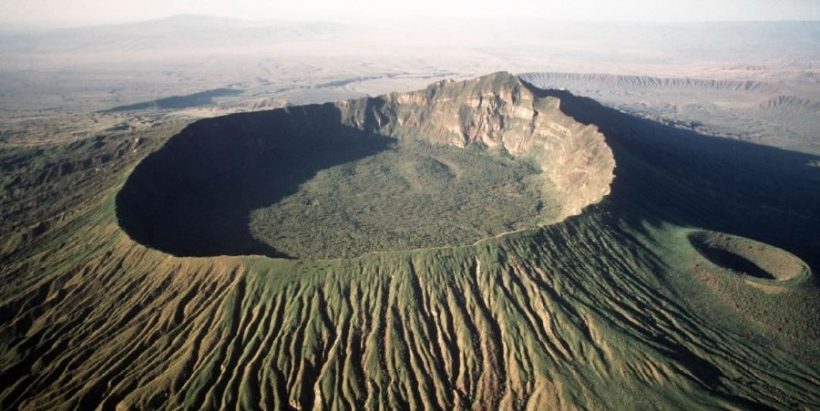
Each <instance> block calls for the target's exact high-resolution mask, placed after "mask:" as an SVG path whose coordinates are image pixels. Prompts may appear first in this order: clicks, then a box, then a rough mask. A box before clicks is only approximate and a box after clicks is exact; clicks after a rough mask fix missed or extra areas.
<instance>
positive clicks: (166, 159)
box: [116, 105, 560, 258]
mask: <svg viewBox="0 0 820 411" xmlns="http://www.w3.org/2000/svg"><path fill="white" fill-rule="evenodd" d="M116 205H117V207H116V210H117V217H118V220H119V222H120V225H121V227H122V228H123V229H124V230H125V231H126V232H127V233H128V234H129V235H130V236H131V237H132V238H133V239H134V240H136V241H138V242H140V243H142V244H144V245H146V246H148V247H151V248H155V249H158V250H160V251H164V252H167V253H170V254H173V255H178V256H215V255H244V254H262V255H268V256H272V257H290V258H335V257H354V256H358V255H362V254H365V253H368V252H372V251H385V250H403V249H416V248H425V247H437V246H452V245H462V244H472V243H474V242H475V241H478V240H481V239H482V238H487V237H491V236H494V235H498V234H502V233H505V232H509V231H514V230H520V229H524V228H528V227H535V226H537V225H540V224H545V223H549V222H553V221H554V220H555V219H557V216H558V214H559V210H560V200H559V199H558V198H555V197H554V196H552V195H551V194H550V183H549V181H548V180H547V179H545V178H544V177H543V176H542V175H541V174H540V170H539V169H538V167H536V166H535V165H534V164H532V163H530V162H528V161H525V160H522V159H520V158H513V157H511V156H509V155H506V154H504V153H503V152H499V151H493V150H488V149H484V148H481V147H480V146H479V145H471V146H468V147H466V148H459V147H454V146H444V145H434V144H431V143H427V142H424V141H420V140H417V139H401V140H398V139H393V138H390V137H386V136H382V135H378V134H373V133H368V132H365V131H362V130H360V129H357V128H353V127H349V126H346V125H343V124H342V122H341V121H340V114H339V111H338V109H337V108H336V107H334V106H333V105H321V106H305V107H296V108H289V109H288V110H274V111H268V112H258V113H243V114H237V115H231V116H226V117H221V118H215V119H208V120H202V121H198V122H196V123H194V124H192V125H190V126H188V127H187V128H186V129H185V130H183V131H182V132H181V133H180V134H179V135H177V136H174V137H173V138H171V139H170V140H169V141H168V142H167V143H166V145H165V146H163V148H161V149H160V150H158V151H157V152H155V153H153V154H151V155H149V156H148V157H147V158H146V159H145V160H143V161H142V162H141V163H140V164H139V165H138V166H137V167H136V168H135V170H134V171H133V173H132V174H131V175H130V176H129V178H128V179H127V181H126V183H125V184H124V186H123V187H122V189H121V190H120V192H119V193H118V195H117V199H116Z"/></svg>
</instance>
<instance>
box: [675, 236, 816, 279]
mask: <svg viewBox="0 0 820 411" xmlns="http://www.w3.org/2000/svg"><path fill="white" fill-rule="evenodd" d="M689 242H690V243H691V244H692V246H693V247H694V248H695V249H696V250H697V251H698V252H699V253H700V254H701V255H702V256H703V257H704V258H706V259H707V260H709V261H711V262H712V263H714V264H715V265H717V266H720V267H723V268H725V269H728V270H730V271H732V272H735V273H738V274H742V275H746V276H750V277H754V278H758V279H763V280H770V281H786V280H791V279H795V278H798V277H802V276H806V275H807V274H808V266H807V265H806V264H805V263H804V262H803V261H801V260H800V259H799V258H797V257H796V256H794V255H792V254H791V253H789V252H787V251H785V250H782V249H780V248H777V247H774V246H771V245H768V244H765V243H761V242H759V241H755V240H751V239H748V238H744V237H739V236H734V235H730V234H725V233H719V232H714V231H696V232H694V233H692V234H690V235H689Z"/></svg>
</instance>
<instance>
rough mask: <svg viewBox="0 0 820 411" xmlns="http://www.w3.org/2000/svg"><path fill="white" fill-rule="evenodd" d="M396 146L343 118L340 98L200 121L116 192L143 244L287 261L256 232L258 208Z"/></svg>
mask: <svg viewBox="0 0 820 411" xmlns="http://www.w3.org/2000/svg"><path fill="white" fill-rule="evenodd" d="M365 126H366V127H365V129H372V128H370V127H367V125H365ZM393 144H394V140H393V139H391V138H387V137H384V136H381V135H377V134H373V133H369V132H365V131H362V130H359V129H356V128H352V127H349V126H345V125H343V124H342V123H341V114H340V112H339V110H338V109H337V108H336V107H335V106H333V105H332V104H323V105H310V106H302V107H292V108H288V109H281V110H273V111H264V112H255V113H242V114H234V115H229V116H225V117H218V118H213V119H207V120H201V121H197V122H195V123H193V124H191V125H190V126H188V127H187V128H185V129H184V130H183V131H182V132H181V133H180V134H178V135H176V136H174V137H172V138H171V139H170V140H169V141H168V142H167V143H166V144H165V146H163V147H162V148H161V149H160V150H159V151H157V152H155V153H153V154H151V155H149V156H148V157H146V158H145V160H143V161H142V162H141V163H140V164H139V165H138V166H137V167H136V169H135V170H134V172H133V173H132V174H131V175H130V176H129V178H128V179H127V181H126V183H125V184H124V186H123V187H122V189H121V190H120V192H119V193H118V194H117V197H116V210H117V218H118V220H119V223H120V226H121V227H122V228H123V229H124V230H125V232H126V233H128V234H129V236H131V238H132V239H134V240H135V241H137V242H139V243H141V244H143V245H146V246H148V247H151V248H155V249H157V250H160V251H163V252H166V253H169V254H173V255H176V256H216V255H248V254H260V255H266V256H269V257H279V258H288V257H289V256H288V255H286V254H284V253H282V252H279V251H277V250H275V249H274V248H273V247H271V246H270V245H268V244H265V243H263V242H261V241H259V240H257V239H255V238H254V237H253V236H252V234H251V232H250V228H249V222H250V215H251V212H252V211H253V210H255V209H258V208H261V207H266V206H269V205H271V204H275V203H276V202H278V201H279V200H281V199H282V198H283V197H285V196H288V195H290V194H293V193H295V192H296V191H297V190H298V188H299V185H300V184H302V183H304V182H306V181H307V180H309V179H310V178H312V177H313V176H315V175H316V173H317V172H318V171H320V170H322V169H325V168H329V167H333V166H335V165H339V164H344V163H348V162H352V161H355V160H358V159H361V158H364V157H368V156H371V155H374V154H376V153H378V152H380V151H383V150H386V149H389V148H390V147H392V146H393Z"/></svg>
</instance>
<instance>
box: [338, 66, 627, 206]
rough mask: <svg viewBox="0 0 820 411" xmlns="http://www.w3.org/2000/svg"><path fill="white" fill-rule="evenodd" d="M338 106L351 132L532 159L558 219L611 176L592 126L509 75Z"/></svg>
mask: <svg viewBox="0 0 820 411" xmlns="http://www.w3.org/2000/svg"><path fill="white" fill-rule="evenodd" d="M338 106H339V108H340V110H341V112H342V121H343V122H344V123H346V124H350V125H352V126H354V127H357V128H361V129H369V130H374V131H378V132H379V133H380V134H384V135H390V136H397V137H400V138H420V139H426V140H429V141H432V142H434V143H440V144H449V145H453V146H458V147H465V146H467V145H470V144H476V143H480V144H484V145H486V146H487V147H490V148H491V149H503V150H505V151H507V152H508V153H510V154H512V155H513V156H516V157H523V158H528V159H531V160H533V161H535V162H536V163H537V164H538V166H539V167H540V168H541V171H542V173H543V175H544V177H546V178H547V179H548V180H549V181H550V182H551V183H552V184H553V185H554V187H555V188H556V189H557V191H558V192H559V193H560V194H559V195H560V196H561V200H562V203H563V207H562V211H561V217H562V218H565V217H568V216H572V215H577V214H578V213H580V212H581V210H582V209H583V208H584V207H585V206H587V205H589V204H594V203H596V202H598V201H600V200H601V199H602V198H603V197H604V196H605V195H607V194H608V193H609V187H610V184H611V182H612V179H613V177H614V174H613V170H614V168H615V160H614V157H613V155H612V152H611V150H610V149H609V147H608V146H607V145H606V142H605V140H604V136H603V135H602V134H601V133H600V132H599V131H598V129H597V128H596V127H595V126H594V125H584V124H581V123H578V122H577V121H575V120H574V119H573V118H571V117H569V116H567V115H566V114H564V113H563V112H562V111H561V100H560V99H559V98H557V97H552V96H545V97H540V96H538V95H536V93H534V92H533V90H532V88H531V87H530V86H529V85H527V84H525V83H523V82H522V81H521V80H519V79H518V77H516V76H514V75H512V74H509V73H505V72H500V73H495V74H491V75H487V76H484V77H480V78H477V79H474V80H468V81H462V82H456V81H452V80H445V81H441V82H438V83H435V84H433V85H430V86H429V87H427V88H426V89H424V90H419V91H414V92H409V93H393V94H389V95H387V96H382V97H376V98H369V99H361V100H353V101H343V102H340V103H338Z"/></svg>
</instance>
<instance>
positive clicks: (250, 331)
mask: <svg viewBox="0 0 820 411" xmlns="http://www.w3.org/2000/svg"><path fill="white" fill-rule="evenodd" d="M474 84H475V83H474ZM522 93H523V91H522ZM534 93H536V94H537V92H534ZM511 95H513V94H512V93H511ZM544 95H545V96H546V95H547V94H546V93H544ZM552 96H553V98H555V99H557V100H559V101H560V103H561V104H560V107H561V110H562V111H565V110H569V109H570V108H573V111H572V113H573V114H572V115H573V117H574V118H578V119H579V121H590V122H592V121H593V120H594V121H596V122H598V124H603V123H604V121H605V120H607V119H609V121H608V124H607V126H606V127H604V126H601V129H602V130H604V131H605V135H606V137H607V143H608V144H609V146H610V147H612V152H613V154H614V155H615V156H616V159H617V161H618V170H619V172H618V176H617V178H616V179H615V180H614V181H613V185H612V192H611V193H610V195H609V196H607V197H606V198H605V199H604V200H603V201H602V202H601V203H599V204H595V205H592V206H589V207H587V208H586V209H585V210H584V212H583V213H582V214H580V215H578V216H574V217H570V218H567V219H566V220H565V221H563V222H561V223H559V224H555V225H551V226H548V227H543V228H539V229H534V230H531V231H526V232H520V233H516V234H513V235H508V236H504V237H502V238H493V239H488V240H486V241H483V242H480V243H478V244H475V245H471V246H464V247H448V248H439V249H427V250H416V251H411V252H391V253H377V254H374V255H368V256H366V257H363V258H357V259H349V260H343V259H338V260H324V261H304V260H303V261H289V260H281V259H271V258H266V257H258V256H248V257H210V258H180V257H174V256H171V255H168V254H164V253H162V252H159V251H157V250H152V249H149V248H147V247H145V246H143V245H141V244H139V243H137V242H135V241H133V240H132V239H131V238H130V237H129V236H128V235H127V234H126V233H125V232H124V231H123V230H122V229H121V228H120V226H119V225H118V220H117V216H116V210H115V195H116V193H117V191H118V189H119V186H118V185H116V184H111V185H107V186H106V185H102V184H100V185H98V186H97V187H99V192H95V193H89V198H93V197H91V194H94V195H98V194H100V193H102V194H106V195H107V200H105V201H102V202H101V203H98V205H97V206H96V207H95V208H93V209H92V210H90V211H88V212H82V213H79V216H75V217H73V218H72V219H70V221H67V222H65V224H63V225H61V226H60V228H59V229H56V230H48V229H47V230H46V231H45V232H43V233H41V234H40V235H39V236H38V237H36V239H35V240H33V241H30V242H26V243H22V245H21V246H18V247H14V249H6V248H0V249H2V250H9V251H3V253H2V254H0V261H1V262H2V264H0V284H3V286H2V287H0V408H2V409H4V410H5V409H37V410H54V409H82V410H86V409H102V410H110V409H120V410H125V409H226V410H236V409H408V408H411V409H419V408H427V409H532V410H541V409H568V410H571V409H683V410H691V409H769V408H776V409H817V408H818V406H820V389H818V387H820V371H818V370H820V367H818V362H820V361H818V356H817V353H816V350H815V349H814V347H815V345H816V341H817V338H818V336H819V335H820V334H818V332H817V324H818V323H820V321H817V318H816V317H817V314H818V313H820V305H818V294H817V287H816V285H814V284H813V283H812V282H811V280H810V279H805V280H804V281H801V282H799V283H790V284H788V285H787V286H778V288H777V292H775V293H773V292H770V290H768V289H765V290H760V289H758V288H755V287H751V286H749V285H748V284H746V283H745V282H744V281H743V280H742V279H739V277H740V276H737V275H732V276H731V278H726V279H725V281H724V280H722V279H721V272H720V271H719V268H717V267H713V266H710V265H708V260H706V259H703V258H701V257H699V254H698V252H697V250H695V249H694V248H693V247H692V245H691V244H690V242H689V241H688V235H689V233H690V232H691V230H690V229H688V228H686V227H692V226H697V227H701V228H703V229H707V230H719V231H724V232H730V233H735V234H739V235H743V236H747V237H749V238H756V239H758V240H760V241H767V242H773V243H774V244H775V245H776V246H778V247H781V248H783V249H784V250H788V251H790V252H794V253H795V254H797V255H798V257H800V258H802V259H804V260H806V259H807V258H808V257H811V255H812V252H813V251H816V247H817V246H818V245H820V243H818V241H817V232H819V230H818V226H820V223H818V222H817V221H816V219H815V218H813V217H803V216H802V215H799V214H796V213H794V212H792V210H794V208H785V210H786V211H782V210H781V209H780V208H778V207H774V206H771V205H767V206H766V207H758V206H757V205H756V204H758V203H756V201H757V202H761V201H763V200H758V199H757V197H754V195H758V196H759V195H760V188H761V184H760V182H761V179H760V175H759V174H756V173H754V171H761V172H765V173H766V174H765V175H769V176H771V177H772V178H774V177H782V175H781V174H776V173H775V171H776V170H772V169H771V166H772V165H774V164H777V165H785V166H787V167H791V166H795V165H800V164H804V163H807V162H810V161H816V160H817V159H816V158H809V157H806V156H797V155H793V154H790V153H786V152H782V153H781V152H773V151H772V149H770V148H765V147H757V148H755V147H751V148H753V150H744V148H747V149H749V148H750V145H748V144H745V143H738V142H719V147H717V148H718V150H716V152H720V153H726V152H731V153H735V154H736V155H738V156H742V157H743V158H741V159H739V160H738V162H739V163H742V164H743V166H744V167H745V168H744V170H746V172H745V173H731V175H729V176H728V177H726V176H724V175H721V174H719V171H721V170H724V168H726V167H730V170H734V168H732V167H733V164H734V163H733V162H732V159H724V158H721V157H715V156H712V155H711V154H709V152H708V151H700V152H690V151H686V150H687V147H693V146H698V145H700V144H698V143H704V141H706V140H708V139H706V138H705V137H702V136H700V137H698V136H692V135H686V136H684V135H678V134H675V135H673V136H670V138H668V139H667V138H661V137H662V136H664V135H665V134H667V133H673V132H674V130H669V129H667V128H664V127H660V126H648V125H647V124H646V122H644V121H643V120H637V119H632V118H630V117H628V116H625V115H623V114H620V113H617V112H614V111H612V110H609V109H605V108H603V107H600V106H596V105H594V104H587V103H584V102H582V101H579V100H580V99H579V98H577V97H575V96H572V95H568V94H565V95H561V94H552ZM388 100H389V99H387V100H384V101H388ZM373 101H374V100H370V102H371V103H372V102H373ZM358 104H361V105H362V107H370V108H372V110H370V109H368V110H367V111H359V112H358V113H361V117H356V116H352V115H351V116H349V117H348V119H349V121H354V120H355V119H356V118H358V119H359V121H360V122H361V124H362V125H363V126H364V125H368V126H369V125H371V124H375V125H376V126H378V122H377V121H378V120H376V119H377V118H379V117H378V116H376V114H378V113H380V112H381V111H380V110H381V108H380V107H376V106H373V105H368V104H370V103H367V102H362V103H358ZM539 111H540V110H539ZM354 112H356V111H350V113H354ZM566 112H567V113H568V114H569V113H570V111H566ZM367 113H372V116H371V114H367ZM431 113H432V112H431ZM368 116H371V117H368ZM539 116H540V115H539ZM395 118H398V117H395ZM373 122H375V123H373ZM485 124H486V123H485ZM397 127H398V126H397ZM468 135H470V134H469V133H468ZM484 135H485V136H489V134H484ZM454 136H455V135H454ZM504 140H506V137H505V138H504ZM490 141H493V140H490ZM496 141H498V140H496ZM679 141H682V142H683V143H681V142H679ZM708 141H712V140H708ZM684 143H685V144H684ZM710 144H712V143H710ZM92 149H93V148H92ZM101 149H104V147H103V148H101ZM680 153H685V154H680ZM693 153H697V154H698V156H694V155H693ZM749 158H751V159H755V160H754V161H746V160H747V159H749ZM692 162H694V163H696V166H695V167H692V166H688V164H689V163H692ZM761 167H763V168H761ZM35 168H36V167H35ZM36 171H38V170H33V171H32V173H33V174H34V175H36ZM116 175H117V176H118V177H119V178H120V179H121V180H124V179H125V177H126V176H125V175H124V174H123V173H117V174H116ZM722 177H726V178H731V179H739V180H738V182H737V183H735V184H734V185H716V187H717V189H712V188H710V187H714V186H710V183H714V184H718V183H721V182H725V180H721V178H722ZM811 177H812V178H816V177H817V175H816V173H815V175H813V176H811ZM58 181H59V180H58ZM58 181H55V182H54V183H55V184H57V183H58ZM813 181H817V180H813ZM744 182H745V183H748V187H749V188H750V190H749V193H751V194H752V195H753V196H745V197H744V196H741V194H742V190H740V191H738V190H734V188H735V186H738V187H741V186H742V184H741V183H744ZM776 185H777V186H778V187H781V188H782V190H783V195H782V196H777V199H778V200H779V201H787V200H789V201H790V200H794V201H798V202H799V203H800V204H802V205H803V207H808V208H809V209H810V210H817V208H818V207H820V201H818V197H820V193H816V190H815V189H814V187H816V185H812V184H806V180H800V179H799V176H793V178H792V179H777V180H776ZM800 187H803V188H802V189H801V188H800ZM775 188H777V187H775ZM767 190H768V188H767ZM790 193H792V194H790ZM789 195H791V197H789ZM55 201H56V200H55ZM784 204H787V205H788V204H789V203H788V202H787V203H784ZM795 204H797V203H795ZM764 205H766V204H764ZM807 215H809V216H811V215H818V214H817V213H814V214H812V213H807ZM750 221H753V222H754V223H755V224H750V223H749V222H750ZM29 223H31V222H29ZM761 227H765V228H767V230H765V232H764V231H755V229H757V228H761ZM771 227H775V228H777V229H779V231H778V230H773V229H770V228H771ZM766 233H768V234H766ZM779 233H786V234H785V235H784V236H783V237H781V238H780V239H778V235H779ZM784 241H785V242H784ZM789 241H791V242H789ZM801 247H802V248H801ZM815 255H816V253H815ZM806 261H807V263H808V264H809V266H810V267H811V268H812V269H814V270H816V269H817V267H818V266H820V261H818V260H817V259H816V258H815V259H811V260H806ZM689 265H695V266H698V268H697V270H695V271H694V273H693V272H692V271H691V270H689V268H688V266H689ZM701 277H703V280H701ZM724 277H728V276H724ZM715 281H718V284H717V285H715ZM721 281H723V283H720V282H721ZM721 284H723V285H725V287H723V288H721ZM741 287H743V288H742V289H741V291H742V293H741V294H738V293H735V292H734V291H735V290H737V289H739V288H741ZM713 288H714V289H717V294H715V293H713V292H712V289H713ZM715 295H717V296H718V297H719V298H715ZM738 295H739V296H740V297H742V298H743V301H744V302H743V304H747V305H746V306H748V304H751V303H755V304H758V305H760V306H762V307H766V308H776V310H772V309H767V310H765V311H763V312H761V314H760V315H757V313H755V315H753V316H752V318H750V317H749V316H748V315H747V314H748V313H744V312H742V311H741V310H739V309H738V306H737V305H736V304H734V302H735V301H733V300H732V298H735V297H736V296H738ZM693 300H698V301H696V302H698V304H690V302H692V301H693ZM701 303H702V304H701ZM741 307H743V305H741ZM801 309H802V310H803V311H800V310H801ZM772 311H778V312H782V313H783V315H784V316H786V317H787V318H786V319H787V320H788V321H790V323H786V322H785V321H781V320H782V319H783V317H779V316H778V315H777V314H775V315H772V314H771V312H772ZM789 338H792V340H789ZM801 350H806V351H805V352H804V351H801Z"/></svg>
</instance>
